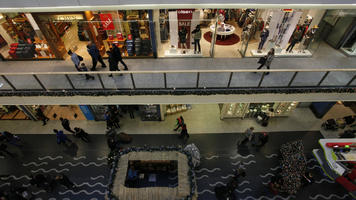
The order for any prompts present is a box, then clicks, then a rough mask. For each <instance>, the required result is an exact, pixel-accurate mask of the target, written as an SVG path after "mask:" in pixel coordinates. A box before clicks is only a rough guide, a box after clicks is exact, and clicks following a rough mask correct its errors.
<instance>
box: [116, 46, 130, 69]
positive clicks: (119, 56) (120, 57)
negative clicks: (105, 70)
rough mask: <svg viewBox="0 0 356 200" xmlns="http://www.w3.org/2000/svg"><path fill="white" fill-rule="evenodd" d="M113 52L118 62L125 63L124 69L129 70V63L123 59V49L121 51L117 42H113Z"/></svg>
mask: <svg viewBox="0 0 356 200" xmlns="http://www.w3.org/2000/svg"><path fill="white" fill-rule="evenodd" d="M112 54H113V56H114V58H115V59H116V62H117V63H119V62H121V64H122V65H124V70H129V69H128V68H127V65H126V64H125V63H124V61H123V60H122V56H121V51H120V49H119V47H117V46H116V45H115V44H112Z"/></svg>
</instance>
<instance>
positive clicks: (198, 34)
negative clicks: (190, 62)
mask: <svg viewBox="0 0 356 200" xmlns="http://www.w3.org/2000/svg"><path fill="white" fill-rule="evenodd" d="M192 34H193V39H194V54H196V53H197V47H198V54H199V53H200V50H201V49H200V39H201V35H202V33H201V30H200V25H197V26H196V27H195V29H194V30H193V31H192Z"/></svg>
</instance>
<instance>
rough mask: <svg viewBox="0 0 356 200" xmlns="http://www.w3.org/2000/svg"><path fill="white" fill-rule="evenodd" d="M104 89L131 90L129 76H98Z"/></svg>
mask: <svg viewBox="0 0 356 200" xmlns="http://www.w3.org/2000/svg"><path fill="white" fill-rule="evenodd" d="M100 77H101V80H102V81H103V84H104V87H105V88H106V89H132V88H133V85H132V81H131V76H130V74H113V75H112V76H111V74H100Z"/></svg>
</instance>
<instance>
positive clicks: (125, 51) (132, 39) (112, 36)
mask: <svg viewBox="0 0 356 200" xmlns="http://www.w3.org/2000/svg"><path fill="white" fill-rule="evenodd" d="M34 16H35V19H36V21H37V23H38V24H39V26H40V28H41V30H42V31H43V32H44V35H45V36H46V38H49V39H48V40H50V41H51V42H52V45H53V46H54V48H56V50H57V57H58V58H60V59H65V58H66V56H67V52H68V50H71V51H72V52H75V53H77V54H78V55H80V56H82V57H84V58H87V59H89V58H90V56H89V54H88V52H87V48H86V46H87V45H88V43H89V42H93V43H95V45H96V46H97V48H98V49H99V51H100V53H101V55H102V56H104V57H107V54H106V51H110V49H111V48H112V45H113V44H114V45H116V46H118V47H119V48H120V49H121V53H122V56H123V57H140V58H144V57H153V50H152V45H151V35H150V23H149V20H148V19H149V11H146V10H140V11H134V10H131V11H84V12H74V13H35V14H34Z"/></svg>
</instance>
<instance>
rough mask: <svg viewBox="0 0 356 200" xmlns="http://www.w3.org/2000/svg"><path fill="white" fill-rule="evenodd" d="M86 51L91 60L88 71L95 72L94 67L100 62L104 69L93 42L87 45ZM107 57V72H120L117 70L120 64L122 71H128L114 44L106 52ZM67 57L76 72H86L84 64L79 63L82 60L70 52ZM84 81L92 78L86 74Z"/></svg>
mask: <svg viewBox="0 0 356 200" xmlns="http://www.w3.org/2000/svg"><path fill="white" fill-rule="evenodd" d="M87 51H88V53H89V55H90V57H91V59H92V68H91V69H90V71H96V65H97V64H98V62H100V64H101V67H102V68H106V64H105V62H104V60H103V58H102V56H101V54H100V51H99V49H98V48H97V47H96V45H95V44H94V43H93V42H90V43H89V44H88V45H87ZM106 53H107V55H108V56H109V70H110V71H120V69H119V66H118V65H119V63H121V64H122V65H123V66H124V70H128V68H127V65H126V63H125V62H124V61H123V59H122V55H121V51H120V48H119V47H117V46H116V44H112V46H111V48H110V51H106ZM68 55H70V57H71V60H72V62H73V63H74V66H75V68H76V69H77V71H88V68H87V67H86V65H85V63H84V62H83V63H81V62H82V61H83V60H84V58H83V57H82V56H80V55H78V54H76V53H74V52H72V51H71V50H69V51H68ZM85 76H86V79H87V80H89V79H92V80H93V79H94V76H91V75H89V74H86V75H85ZM109 77H112V74H111V75H109Z"/></svg>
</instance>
